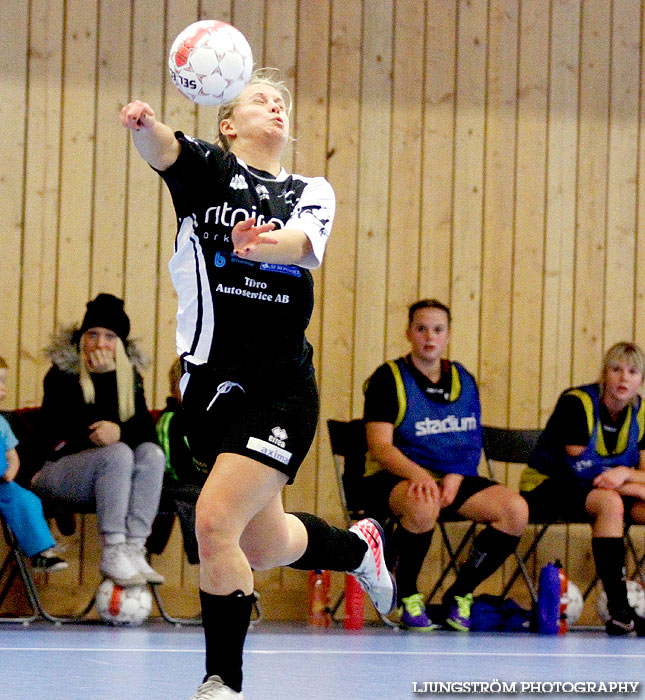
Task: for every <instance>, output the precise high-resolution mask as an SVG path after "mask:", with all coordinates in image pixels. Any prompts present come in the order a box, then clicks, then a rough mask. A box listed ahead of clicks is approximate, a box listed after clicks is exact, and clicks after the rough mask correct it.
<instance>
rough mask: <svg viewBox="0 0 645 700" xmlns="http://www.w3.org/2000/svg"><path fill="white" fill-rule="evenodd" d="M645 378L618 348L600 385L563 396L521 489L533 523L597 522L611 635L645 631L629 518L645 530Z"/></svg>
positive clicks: (630, 355)
mask: <svg viewBox="0 0 645 700" xmlns="http://www.w3.org/2000/svg"><path fill="white" fill-rule="evenodd" d="M644 373H645V355H644V354H643V351H642V350H641V348H640V347H638V345H636V344H635V343H629V342H621V343H616V345H614V346H612V347H611V348H610V349H609V350H608V351H607V353H606V355H605V357H604V360H603V364H602V369H601V373H600V380H599V381H598V382H597V383H595V384H585V385H583V386H578V387H574V388H571V389H567V390H566V391H564V392H563V393H562V394H561V395H560V397H559V399H558V402H557V404H556V406H555V409H554V411H553V414H552V415H551V417H550V418H549V420H548V422H547V424H546V427H545V429H544V432H543V433H542V436H541V437H540V441H539V442H538V445H537V447H536V449H535V450H534V452H533V454H532V455H531V457H530V458H529V466H528V467H527V469H526V470H525V471H524V473H523V475H522V479H521V482H520V491H521V493H522V495H523V496H524V498H525V499H526V501H527V502H528V504H529V512H530V514H531V519H532V520H547V521H548V520H565V521H569V522H579V521H585V520H588V521H589V522H591V526H592V537H593V539H592V551H593V557H594V562H595V564H596V571H597V572H598V576H599V578H600V580H601V581H602V584H603V586H604V589H605V593H606V594H607V607H608V610H609V614H610V616H611V617H610V619H609V620H608V621H607V622H606V624H605V627H606V630H607V633H608V634H611V635H624V634H630V633H633V632H634V631H636V632H637V633H639V634H642V633H643V628H644V627H645V621H644V620H643V619H642V618H640V617H639V616H638V615H636V613H635V612H634V610H632V608H631V607H630V605H629V602H628V600H627V586H626V580H625V555H626V552H625V543H624V539H623V534H624V529H625V518H626V517H628V518H629V519H631V521H633V522H636V523H645V404H644V403H643V400H642V398H641V396H640V395H639V391H640V388H641V387H642V385H643V376H644Z"/></svg>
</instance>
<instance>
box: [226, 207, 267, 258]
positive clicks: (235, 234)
mask: <svg viewBox="0 0 645 700" xmlns="http://www.w3.org/2000/svg"><path fill="white" fill-rule="evenodd" d="M274 228H275V224H273V223H269V224H260V225H259V226H256V225H255V217H251V218H250V219H244V221H238V222H237V223H236V224H235V226H234V227H233V230H232V231H231V237H232V239H233V252H234V253H235V255H237V256H238V257H240V258H246V257H247V256H249V255H250V254H251V253H253V251H254V250H255V249H256V248H257V247H258V246H259V245H267V244H268V245H275V244H276V243H277V242H278V239H277V238H272V237H270V236H266V235H263V234H266V233H267V232H268V231H273V229H274Z"/></svg>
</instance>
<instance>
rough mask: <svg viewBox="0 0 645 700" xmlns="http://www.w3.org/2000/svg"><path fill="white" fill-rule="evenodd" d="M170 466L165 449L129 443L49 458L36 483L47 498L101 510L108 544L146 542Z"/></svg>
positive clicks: (101, 528)
mask: <svg viewBox="0 0 645 700" xmlns="http://www.w3.org/2000/svg"><path fill="white" fill-rule="evenodd" d="M165 467H166V458H165V456H164V453H163V451H162V449H161V448H160V447H159V446H158V445H155V444H154V443H152V442H144V443H142V444H141V445H139V446H138V447H136V448H135V449H134V450H132V449H131V448H130V447H128V446H127V445H126V444H125V443H123V442H115V443H114V444H112V445H108V446H106V447H96V448H93V449H90V450H84V451H83V452H77V453H76V454H73V455H67V456H65V457H61V458H60V459H59V460H56V461H55V462H46V463H45V465H44V466H43V468H42V469H41V470H40V471H39V472H38V473H37V474H36V475H35V476H34V478H33V479H32V482H31V485H32V488H33V490H34V491H35V492H36V493H37V494H38V495H39V496H40V497H41V498H43V499H48V500H52V501H55V502H57V503H59V504H62V505H63V506H64V507H65V508H69V509H70V510H74V507H77V508H78V509H79V510H81V511H85V512H87V511H88V510H89V511H92V510H96V515H97V520H98V527H99V532H100V534H101V536H102V538H103V542H104V544H117V543H118V542H122V541H124V540H125V539H127V540H132V541H137V542H144V541H145V540H146V538H147V537H148V535H149V534H150V530H151V528H152V521H153V520H154V518H155V515H156V514H157V510H158V508H159V498H160V496H161V485H162V483H163V474H164V470H165Z"/></svg>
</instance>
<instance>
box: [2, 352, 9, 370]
mask: <svg viewBox="0 0 645 700" xmlns="http://www.w3.org/2000/svg"><path fill="white" fill-rule="evenodd" d="M0 369H9V365H8V364H7V361H6V360H5V359H4V357H2V355H0Z"/></svg>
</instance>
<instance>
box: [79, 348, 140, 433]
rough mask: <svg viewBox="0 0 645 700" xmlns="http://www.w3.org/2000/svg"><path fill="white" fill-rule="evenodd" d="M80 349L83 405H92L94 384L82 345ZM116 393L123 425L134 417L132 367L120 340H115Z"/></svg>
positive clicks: (80, 378)
mask: <svg viewBox="0 0 645 700" xmlns="http://www.w3.org/2000/svg"><path fill="white" fill-rule="evenodd" d="M80 347H81V349H80V366H79V381H80V383H81V389H82V391H83V399H84V401H85V403H87V404H92V403H94V402H95V401H96V394H95V392H94V382H93V381H92V376H91V373H90V370H89V368H88V366H87V357H86V355H85V350H84V349H82V348H83V344H82V343H81V346H80ZM115 356H116V357H115V359H116V362H115V365H116V391H117V396H118V399H119V420H120V421H121V423H125V422H126V421H127V420H129V419H130V418H132V416H133V415H134V377H135V375H134V367H133V366H132V363H131V362H130V358H129V357H128V354H127V353H126V351H125V346H124V345H123V341H122V340H121V338H118V337H117V339H116V353H115Z"/></svg>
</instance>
